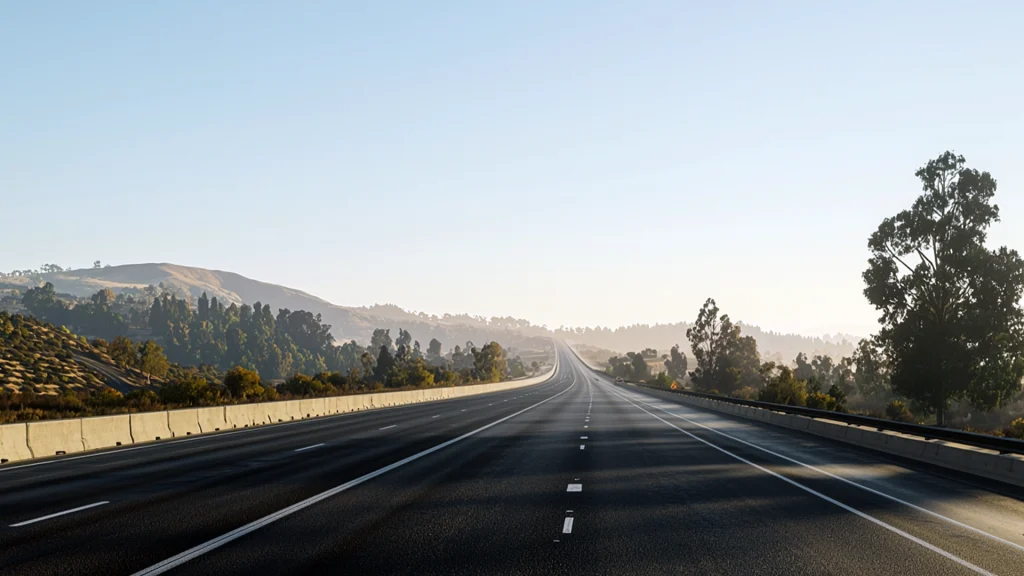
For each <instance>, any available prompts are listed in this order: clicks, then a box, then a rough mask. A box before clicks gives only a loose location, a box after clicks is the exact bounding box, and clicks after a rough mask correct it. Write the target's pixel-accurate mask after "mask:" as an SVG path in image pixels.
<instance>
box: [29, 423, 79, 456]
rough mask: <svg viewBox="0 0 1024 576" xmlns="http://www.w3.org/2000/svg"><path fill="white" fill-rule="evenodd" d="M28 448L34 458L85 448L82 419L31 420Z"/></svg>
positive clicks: (70, 452) (68, 452) (69, 452)
mask: <svg viewBox="0 0 1024 576" xmlns="http://www.w3.org/2000/svg"><path fill="white" fill-rule="evenodd" d="M27 426H28V434H27V436H28V449H29V450H31V451H32V457H33V458H43V457H46V456H54V455H56V454H72V453H74V452H81V451H83V450H85V444H84V443H83V442H82V420H81V419H79V418H75V419H73V420H44V421H42V422H29V423H28V424H27Z"/></svg>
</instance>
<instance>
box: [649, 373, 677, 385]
mask: <svg viewBox="0 0 1024 576" xmlns="http://www.w3.org/2000/svg"><path fill="white" fill-rule="evenodd" d="M672 382H673V379H672V377H671V376H669V375H668V373H667V372H658V373H657V374H655V375H654V377H653V378H650V379H649V380H647V383H648V384H650V385H651V386H657V387H659V388H670V387H671V386H672Z"/></svg>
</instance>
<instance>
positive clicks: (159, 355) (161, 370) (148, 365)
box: [138, 340, 170, 378]
mask: <svg viewBox="0 0 1024 576" xmlns="http://www.w3.org/2000/svg"><path fill="white" fill-rule="evenodd" d="M138 359H139V371H140V372H142V373H143V374H145V375H146V377H147V378H152V377H153V376H156V377H157V378H163V377H164V375H166V374H167V370H168V368H170V364H169V363H168V362H167V356H165V355H164V350H163V348H161V347H160V346H159V345H158V344H157V343H156V342H153V341H152V340H147V341H146V342H145V343H143V344H140V345H139V352H138Z"/></svg>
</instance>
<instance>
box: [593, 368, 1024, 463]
mask: <svg viewBox="0 0 1024 576" xmlns="http://www.w3.org/2000/svg"><path fill="white" fill-rule="evenodd" d="M574 352H575V351H574ZM584 364H586V363H584ZM588 367H589V366H588ZM590 369H591V370H593V371H594V372H595V373H596V374H600V375H602V376H607V377H609V378H611V376H608V374H607V373H605V372H602V371H601V370H597V369H595V368H593V367H590ZM625 382H627V383H629V384H634V385H636V386H642V387H644V388H650V389H651V390H660V391H662V392H670V393H672V394H682V395H685V396H693V397H695V398H705V399H708V400H717V401H719V402H727V403H729V404H738V405H740V406H749V407H751V408H761V409H764V410H773V411H775V412H783V413H786V414H796V415H798V416H807V417H809V418H824V419H827V420H835V421H837V422H845V423H847V424H851V425H856V426H865V427H870V428H874V429H876V430H878V431H879V432H882V431H886V430H888V431H891V432H900V433H903V434H910V435H913V436H921V437H923V438H924V439H925V440H946V441H949V442H956V443H957V444H965V445H967V446H975V447H977V448H985V449H987V450H995V451H997V452H999V453H1000V454H1024V440H1017V439H1014V438H1003V437H1001V436H992V435H990V434H979V433H977V432H965V431H963V430H956V429H953V428H941V427H939V426H926V425H924V424H911V423H909V422H897V421H895V420H884V419H882V418H873V417H871V416H861V415H860V414H849V413H846V412H832V411H830V410H818V409H816V408H805V407H803V406H790V405H788V404H775V403H772V402H760V401H758V400H744V399H742V398H732V397H729V396H719V395H717V394H705V393H703V392H694V391H692V390H671V389H668V388H661V387H659V386H651V385H649V384H646V383H644V382H636V381H629V380H626V381H625Z"/></svg>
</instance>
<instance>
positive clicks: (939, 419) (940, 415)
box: [935, 406, 946, 426]
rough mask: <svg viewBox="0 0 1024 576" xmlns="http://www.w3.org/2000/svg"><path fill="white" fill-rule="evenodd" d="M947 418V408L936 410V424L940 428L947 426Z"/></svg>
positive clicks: (940, 407) (942, 407)
mask: <svg viewBox="0 0 1024 576" xmlns="http://www.w3.org/2000/svg"><path fill="white" fill-rule="evenodd" d="M945 416H946V407H945V406H939V407H938V409H936V410H935V423H936V424H937V425H939V426H945V424H946V422H945V420H946V418H945Z"/></svg>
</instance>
